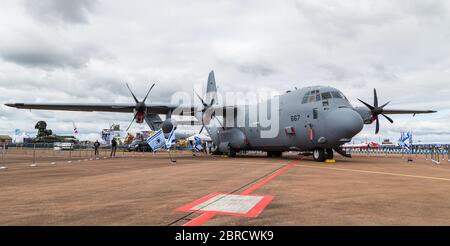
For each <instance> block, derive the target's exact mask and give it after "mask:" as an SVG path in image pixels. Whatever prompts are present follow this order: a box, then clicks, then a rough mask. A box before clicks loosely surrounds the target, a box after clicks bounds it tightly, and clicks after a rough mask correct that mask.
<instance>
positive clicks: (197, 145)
mask: <svg viewBox="0 0 450 246" xmlns="http://www.w3.org/2000/svg"><path fill="white" fill-rule="evenodd" d="M194 149H195V150H196V151H201V150H202V149H203V144H202V140H201V139H200V137H198V136H194Z"/></svg>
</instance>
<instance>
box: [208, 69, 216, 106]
mask: <svg viewBox="0 0 450 246" xmlns="http://www.w3.org/2000/svg"><path fill="white" fill-rule="evenodd" d="M213 98H214V104H217V103H218V100H217V86H216V79H215V77H214V70H212V71H211V72H210V73H209V76H208V82H207V85H206V101H207V102H208V103H209V102H211V100H212V99H213Z"/></svg>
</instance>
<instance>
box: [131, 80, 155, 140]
mask: <svg viewBox="0 0 450 246" xmlns="http://www.w3.org/2000/svg"><path fill="white" fill-rule="evenodd" d="M126 85H127V88H128V90H129V91H130V93H131V95H132V96H133V99H134V101H135V102H136V106H135V111H136V113H135V114H134V117H133V119H132V120H131V122H130V125H128V128H127V131H128V130H129V129H130V127H131V125H132V124H133V122H134V121H135V120H136V118H137V117H141V116H145V111H146V110H147V106H146V105H145V101H146V100H147V97H148V95H149V94H150V91H151V90H152V89H153V87H154V86H155V83H153V85H152V86H150V89H148V92H147V95H145V97H144V99H143V100H142V101H139V100H138V99H137V97H136V96H135V95H134V93H133V91H132V90H131V88H130V86H129V85H128V83H127V84H126Z"/></svg>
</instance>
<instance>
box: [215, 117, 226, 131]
mask: <svg viewBox="0 0 450 246" xmlns="http://www.w3.org/2000/svg"><path fill="white" fill-rule="evenodd" d="M214 119H216V120H217V122H218V123H219V125H220V126H221V127H222V129H224V130H225V127H224V126H223V124H222V122H220V120H219V119H218V118H217V117H214Z"/></svg>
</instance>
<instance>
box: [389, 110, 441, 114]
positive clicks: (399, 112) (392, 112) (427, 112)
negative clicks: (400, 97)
mask: <svg viewBox="0 0 450 246" xmlns="http://www.w3.org/2000/svg"><path fill="white" fill-rule="evenodd" d="M436 112H437V111H434V110H405V109H383V114H431V113H436Z"/></svg>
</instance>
